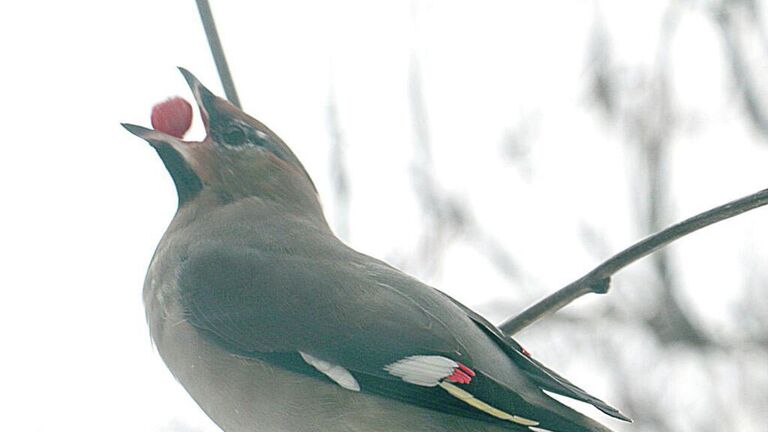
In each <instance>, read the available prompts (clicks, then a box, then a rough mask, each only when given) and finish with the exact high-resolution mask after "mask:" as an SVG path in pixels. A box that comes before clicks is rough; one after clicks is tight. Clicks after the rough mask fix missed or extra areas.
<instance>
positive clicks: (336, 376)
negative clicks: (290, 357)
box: [299, 351, 360, 391]
mask: <svg viewBox="0 0 768 432" xmlns="http://www.w3.org/2000/svg"><path fill="white" fill-rule="evenodd" d="M299 354H301V358H303V359H304V361H305V362H307V363H309V364H310V365H312V367H314V368H315V369H317V370H319V371H320V372H322V373H324V374H325V375H326V376H328V378H330V379H332V380H333V381H334V382H335V383H336V384H338V385H340V386H342V387H344V388H345V389H347V390H352V391H360V384H359V383H358V382H357V380H356V379H355V377H353V376H352V374H351V373H349V371H348V370H347V369H345V368H343V367H341V366H339V365H335V364H333V363H330V362H327V361H325V360H320V359H319V358H317V357H312V356H311V355H309V354H307V353H303V352H301V351H299Z"/></svg>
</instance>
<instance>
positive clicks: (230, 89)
mask: <svg viewBox="0 0 768 432" xmlns="http://www.w3.org/2000/svg"><path fill="white" fill-rule="evenodd" d="M197 10H198V11H199V12H200V19H201V20H202V21H203V28H204V29H205V36H206V37H207V38H208V46H210V47H211V54H212V55H213V61H214V62H215V63H216V70H217V71H218V72H219V79H221V85H222V87H224V94H226V95H227V100H229V101H230V102H232V105H234V106H236V107H238V108H242V106H241V105H240V98H239V97H237V90H235V82H234V81H233V80H232V75H231V74H230V72H229V66H228V65H227V58H226V57H224V48H222V46H221V40H220V39H219V32H218V31H216V23H215V22H213V14H212V13H211V6H210V5H209V4H208V0H197Z"/></svg>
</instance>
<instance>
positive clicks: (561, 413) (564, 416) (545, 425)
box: [475, 371, 611, 432]
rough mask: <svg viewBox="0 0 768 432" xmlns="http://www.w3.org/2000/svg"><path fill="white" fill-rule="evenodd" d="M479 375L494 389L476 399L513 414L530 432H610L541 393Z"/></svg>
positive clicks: (478, 393)
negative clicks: (488, 401)
mask: <svg viewBox="0 0 768 432" xmlns="http://www.w3.org/2000/svg"><path fill="white" fill-rule="evenodd" d="M478 374H482V375H483V379H484V382H486V383H488V382H489V381H490V382H492V383H493V385H492V386H489V385H486V386H484V388H482V389H479V388H478V389H477V391H476V392H475V396H476V397H477V398H478V399H481V400H491V399H495V401H494V403H495V404H496V406H497V407H498V408H499V409H501V410H504V411H505V412H507V413H510V414H514V417H515V418H516V420H517V421H516V423H518V424H520V425H524V426H528V430H529V431H552V432H611V430H610V429H609V428H607V427H606V426H604V425H602V424H600V423H598V422H597V421H595V420H592V419H591V418H589V417H587V416H585V415H583V414H581V413H579V412H578V411H575V410H574V409H572V408H570V407H568V406H566V405H564V404H562V403H560V402H559V401H557V400H555V399H553V398H551V397H549V396H547V395H546V394H545V393H544V392H542V391H540V390H537V389H535V388H530V391H525V392H516V391H514V390H512V389H510V388H509V387H507V386H505V385H504V384H502V383H500V382H498V381H496V380H495V379H494V378H492V377H490V376H488V375H485V374H483V373H482V371H478ZM501 395H505V396H506V397H505V396H501ZM504 399H506V400H504ZM521 420H522V421H521ZM513 421H514V420H513Z"/></svg>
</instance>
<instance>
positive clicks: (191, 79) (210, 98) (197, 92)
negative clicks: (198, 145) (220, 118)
mask: <svg viewBox="0 0 768 432" xmlns="http://www.w3.org/2000/svg"><path fill="white" fill-rule="evenodd" d="M179 72H181V74H182V75H183V76H184V79H185V80H187V84H188V85H189V89H190V90H192V95H193V96H194V97H195V102H197V106H198V108H199V109H200V117H202V119H203V123H204V124H205V131H206V133H207V132H208V123H209V121H210V120H211V118H213V119H215V118H216V116H217V114H216V113H217V110H216V106H215V105H214V104H215V101H216V99H218V97H217V96H216V95H214V94H213V93H212V92H211V91H210V90H208V89H207V88H206V87H205V86H204V85H203V84H201V83H200V80H198V79H197V78H196V77H195V76H194V75H192V72H190V71H188V70H186V69H184V68H183V67H179Z"/></svg>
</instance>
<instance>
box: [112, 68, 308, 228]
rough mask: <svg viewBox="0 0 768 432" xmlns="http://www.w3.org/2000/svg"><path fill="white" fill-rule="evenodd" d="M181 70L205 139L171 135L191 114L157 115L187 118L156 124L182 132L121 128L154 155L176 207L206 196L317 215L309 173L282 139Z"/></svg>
mask: <svg viewBox="0 0 768 432" xmlns="http://www.w3.org/2000/svg"><path fill="white" fill-rule="evenodd" d="M179 70H180V71H181V73H182V75H184V78H185V79H186V80H187V83H188V84H189V87H190V89H191V90H192V93H193V95H194V98H195V101H196V102H197V105H198V107H199V109H200V115H201V117H202V119H203V123H204V124H205V131H206V136H205V138H204V139H203V140H202V141H184V140H182V139H181V138H178V137H177V136H174V135H183V133H184V131H185V130H186V127H188V124H189V121H190V120H191V112H189V113H186V112H185V113H180V112H175V113H174V112H172V111H171V112H166V113H164V114H158V115H163V116H166V117H168V116H174V115H176V116H185V115H186V116H188V117H189V118H186V119H184V118H182V119H178V118H161V119H159V120H160V121H161V122H171V123H173V122H177V123H179V122H180V123H185V122H186V124H187V126H184V127H183V128H184V129H185V130H182V131H181V132H180V133H174V132H171V131H170V130H169V129H168V128H163V127H156V129H147V128H144V127H141V126H136V125H132V124H126V123H123V126H124V127H125V128H126V129H128V131H129V132H131V133H133V134H134V135H136V136H138V137H140V138H142V139H144V140H146V141H147V142H149V143H150V144H151V145H152V147H154V148H155V150H157V153H158V154H159V155H160V158H161V159H162V161H163V163H164V164H165V167H166V168H167V169H168V172H170V174H171V177H172V178H173V181H174V184H175V185H176V190H177V192H178V195H179V208H181V207H183V206H185V205H186V204H187V203H189V202H192V201H194V200H195V199H196V198H197V197H199V196H201V195H208V196H216V197H217V199H218V200H219V201H220V202H225V203H226V202H232V201H238V200H241V199H250V198H255V199H262V200H270V201H273V202H276V203H278V204H285V205H286V206H287V207H290V208H297V209H301V210H304V211H311V212H313V213H314V212H315V211H320V204H319V201H318V197H317V190H316V189H315V186H314V184H313V183H312V180H311V179H310V177H309V174H307V171H306V170H305V169H304V167H303V166H302V164H301V162H299V159H298V158H297V157H296V155H294V154H293V152H292V151H291V149H289V148H288V146H287V145H286V144H285V143H284V142H283V140H281V139H280V137H278V136H277V135H276V134H275V133H274V132H272V131H271V130H270V129H269V128H267V127H266V126H265V125H264V124H262V123H261V122H260V121H258V120H256V119H255V118H253V117H251V116H249V115H248V114H245V113H244V112H243V111H241V110H240V109H239V108H237V107H235V106H234V105H232V104H231V103H229V102H228V101H227V100H225V99H222V98H220V97H218V96H216V95H214V94H213V93H212V92H211V91H210V90H208V89H207V88H206V87H205V86H203V85H202V84H201V83H200V81H198V80H197V78H195V76H194V75H192V74H191V73H190V72H189V71H187V70H186V69H183V68H179ZM179 102H181V101H179ZM181 103H183V102H181ZM185 105H187V106H188V104H185ZM154 115H155V114H154V113H153V124H154V123H155V120H156V119H155V117H154ZM177 129H178V128H177ZM166 132H168V133H166Z"/></svg>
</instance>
